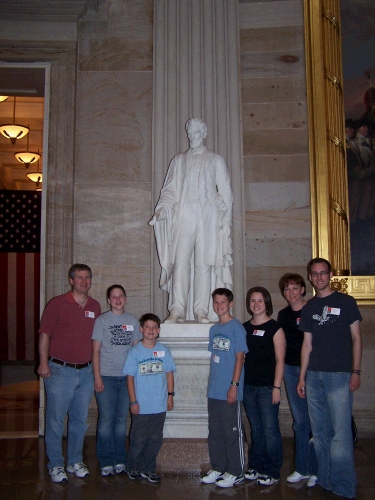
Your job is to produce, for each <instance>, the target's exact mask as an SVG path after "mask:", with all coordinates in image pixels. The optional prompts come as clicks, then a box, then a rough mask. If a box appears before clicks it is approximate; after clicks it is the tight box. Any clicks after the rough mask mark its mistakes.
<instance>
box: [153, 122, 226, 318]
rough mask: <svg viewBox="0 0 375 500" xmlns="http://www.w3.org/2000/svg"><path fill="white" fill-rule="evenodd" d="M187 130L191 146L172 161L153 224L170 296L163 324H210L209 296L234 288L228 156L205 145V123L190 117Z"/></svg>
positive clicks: (164, 283) (162, 281)
mask: <svg viewBox="0 0 375 500" xmlns="http://www.w3.org/2000/svg"><path fill="white" fill-rule="evenodd" d="M185 129H186V132H187V136H188V139H189V144H190V148H189V149H188V150H187V151H186V152H184V153H180V154H177V155H176V156H175V157H174V158H173V159H172V161H171V163H170V165H169V168H168V172H167V175H166V178H165V181H164V185H163V188H162V190H161V193H160V198H159V201H158V202H157V205H156V207H155V213H154V216H153V217H152V219H151V220H150V222H149V224H150V225H151V226H154V231H155V238H156V244H157V250H158V255H159V261H160V265H161V268H162V270H161V276H160V287H161V288H162V289H163V290H166V291H167V292H168V293H169V301H168V309H169V316H168V318H167V319H166V320H165V323H177V322H184V321H186V320H193V319H195V320H196V321H198V323H208V322H210V321H211V320H212V321H215V318H214V317H213V316H212V313H211V307H210V298H211V292H212V291H213V290H214V289H215V288H217V287H226V288H229V289H231V288H232V276H231V272H230V266H231V265H232V263H233V260H232V244H231V228H232V204H233V196H232V189H231V184H230V176H229V172H228V169H227V166H226V163H225V160H224V158H223V157H222V156H220V155H218V154H215V153H213V152H212V151H210V150H209V149H207V148H206V146H205V145H204V143H203V141H204V139H205V138H206V136H207V126H206V124H205V123H204V122H203V121H202V120H200V119H196V118H191V119H190V120H188V122H187V123H186V126H185Z"/></svg>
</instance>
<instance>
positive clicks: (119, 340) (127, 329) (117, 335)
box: [109, 325, 134, 345]
mask: <svg viewBox="0 0 375 500" xmlns="http://www.w3.org/2000/svg"><path fill="white" fill-rule="evenodd" d="M109 332H110V334H111V339H110V343H111V345H131V343H132V335H133V332H134V326H133V325H110V327H109Z"/></svg>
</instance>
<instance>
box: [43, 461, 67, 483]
mask: <svg viewBox="0 0 375 500" xmlns="http://www.w3.org/2000/svg"><path fill="white" fill-rule="evenodd" d="M48 472H49V475H50V476H51V479H52V481H53V482H54V483H62V482H63V481H67V480H68V477H67V475H66V474H65V470H64V467H62V466H61V465H58V466H56V467H52V469H50V470H49V471H48Z"/></svg>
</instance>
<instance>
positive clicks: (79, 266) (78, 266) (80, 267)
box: [68, 264, 92, 280]
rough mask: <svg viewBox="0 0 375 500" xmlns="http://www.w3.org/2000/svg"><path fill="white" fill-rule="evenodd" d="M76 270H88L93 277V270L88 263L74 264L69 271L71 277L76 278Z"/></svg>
mask: <svg viewBox="0 0 375 500" xmlns="http://www.w3.org/2000/svg"><path fill="white" fill-rule="evenodd" d="M76 271H87V272H88V273H90V279H92V271H91V269H90V268H89V266H87V265H86V264H73V265H72V267H71V268H70V269H69V271H68V276H69V279H71V280H74V275H75V273H76Z"/></svg>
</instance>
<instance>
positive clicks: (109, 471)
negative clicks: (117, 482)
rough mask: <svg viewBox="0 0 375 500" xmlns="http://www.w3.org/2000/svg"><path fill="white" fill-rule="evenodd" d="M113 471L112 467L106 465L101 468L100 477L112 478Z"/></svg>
mask: <svg viewBox="0 0 375 500" xmlns="http://www.w3.org/2000/svg"><path fill="white" fill-rule="evenodd" d="M113 474H114V471H113V467H112V465H106V466H105V467H102V476H113Z"/></svg>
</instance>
